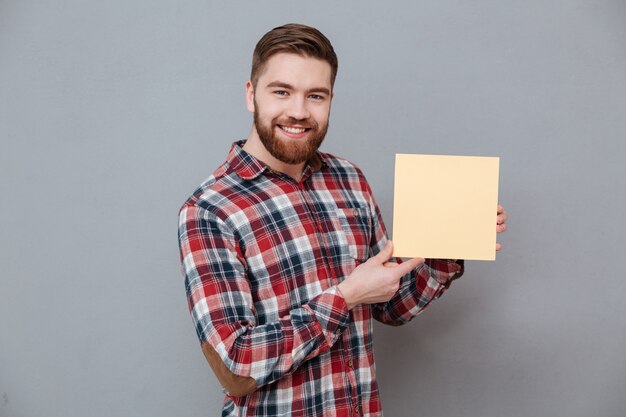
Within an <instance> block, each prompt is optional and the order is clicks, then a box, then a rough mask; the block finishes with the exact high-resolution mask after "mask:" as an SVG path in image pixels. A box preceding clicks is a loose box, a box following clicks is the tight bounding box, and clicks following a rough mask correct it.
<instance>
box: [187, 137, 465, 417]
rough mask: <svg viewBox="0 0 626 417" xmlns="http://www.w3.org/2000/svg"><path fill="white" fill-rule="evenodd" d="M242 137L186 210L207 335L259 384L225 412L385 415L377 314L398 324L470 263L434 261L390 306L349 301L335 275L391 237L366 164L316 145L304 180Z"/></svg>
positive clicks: (193, 280)
mask: <svg viewBox="0 0 626 417" xmlns="http://www.w3.org/2000/svg"><path fill="white" fill-rule="evenodd" d="M242 146H243V142H239V143H235V144H233V147H232V149H231V151H230V153H229V155H228V159H227V161H226V162H225V163H224V164H223V165H222V166H220V167H219V168H218V169H217V170H216V171H215V172H214V173H213V175H212V176H211V177H209V178H208V179H207V180H206V181H205V182H204V183H203V184H202V185H201V186H200V187H199V188H198V189H197V190H196V192H195V193H194V194H193V195H192V196H191V197H190V198H189V199H188V200H187V202H186V203H185V204H184V205H183V206H182V208H181V211H180V219H179V220H180V223H179V242H180V252H181V260H182V264H183V269H184V274H185V286H186V291H187V296H188V301H189V308H190V310H191V315H192V317H193V321H194V323H195V326H196V331H197V333H198V337H199V338H200V340H201V341H207V342H208V343H210V345H211V346H212V347H213V348H214V349H215V350H216V352H217V353H218V354H219V356H220V357H221V359H222V361H223V362H224V364H225V365H226V366H227V367H228V368H229V369H230V371H232V372H233V373H235V374H237V375H241V376H249V377H252V378H254V380H255V381H256V383H257V386H258V387H259V389H258V390H256V391H254V392H252V393H251V394H248V395H246V396H242V397H236V396H232V395H229V394H228V393H226V396H225V398H224V408H223V414H222V415H223V416H235V415H238V416H290V415H293V416H348V415H350V416H352V415H355V416H356V415H364V416H380V415H382V410H381V404H380V399H379V394H378V388H377V384H376V374H375V366H374V355H373V347H372V319H376V320H379V321H381V322H383V323H385V324H390V325H400V324H404V323H406V322H408V321H409V320H411V319H412V318H413V317H415V315H417V314H418V313H419V312H421V311H422V310H423V309H424V308H426V306H428V305H429V303H430V302H431V301H432V300H433V299H435V298H437V297H439V296H440V295H441V294H442V292H443V291H445V289H446V288H447V287H448V285H449V282H450V280H451V279H452V277H453V276H454V275H455V274H457V275H458V274H460V273H462V265H459V264H457V263H455V262H453V261H449V260H427V262H426V263H425V264H424V265H421V266H420V267H418V268H417V269H416V270H414V271H413V273H411V274H408V275H406V276H405V277H403V278H402V281H401V285H400V289H399V290H398V292H397V294H396V295H395V296H394V297H393V298H392V299H391V300H390V301H389V302H387V303H381V304H372V305H365V304H364V305H358V306H356V307H355V308H353V309H352V310H348V309H347V307H346V304H345V302H344V299H343V297H342V296H341V295H340V294H339V293H338V291H337V287H336V286H337V284H339V283H340V282H341V281H342V280H344V279H345V278H346V277H347V276H348V275H350V273H351V272H352V270H353V269H354V268H355V267H356V266H358V265H359V264H360V263H362V262H364V261H365V260H367V259H368V258H369V257H371V256H373V255H375V254H376V253H378V252H379V251H380V250H381V248H382V247H383V246H384V244H385V242H386V241H387V236H386V231H385V227H384V225H383V221H382V218H381V215H380V212H379V210H378V207H377V205H376V203H375V201H374V198H373V196H372V192H371V190H370V187H369V185H368V183H367V181H366V180H365V177H364V176H363V174H362V172H361V171H360V170H359V169H358V168H357V167H356V166H355V165H353V164H352V163H350V162H348V161H346V160H343V159H339V158H336V157H334V156H332V155H329V154H324V153H318V154H317V157H316V158H315V159H314V161H312V162H311V163H309V164H308V165H307V166H306V168H305V170H304V173H303V176H302V179H301V180H300V181H299V182H298V181H295V180H294V179H293V178H291V177H289V176H287V175H285V174H282V173H280V172H275V171H272V170H271V169H270V168H269V167H268V166H266V165H265V164H263V163H262V162H261V161H259V160H258V159H256V158H254V157H253V156H251V155H250V154H248V153H247V152H245V151H244V150H242V148H241V147H242Z"/></svg>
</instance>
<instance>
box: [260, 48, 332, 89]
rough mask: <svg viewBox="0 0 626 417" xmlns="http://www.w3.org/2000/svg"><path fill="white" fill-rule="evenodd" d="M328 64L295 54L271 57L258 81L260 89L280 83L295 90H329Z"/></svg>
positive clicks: (280, 54) (329, 72) (329, 71)
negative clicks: (270, 84)
mask: <svg viewBox="0 0 626 417" xmlns="http://www.w3.org/2000/svg"><path fill="white" fill-rule="evenodd" d="M330 78H331V68H330V64H329V63H328V62H326V61H324V60H322V59H318V58H313V57H309V56H301V55H297V54H289V53H279V54H276V55H273V56H271V57H270V58H269V59H268V60H267V61H266V62H265V65H264V66H263V71H262V73H261V75H260V76H259V79H258V85H259V86H261V87H264V86H266V85H267V84H269V83H272V82H275V81H280V82H282V83H286V84H290V85H292V86H294V87H296V88H313V87H325V88H327V89H329V90H330V88H331V83H330Z"/></svg>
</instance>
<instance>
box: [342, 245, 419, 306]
mask: <svg viewBox="0 0 626 417" xmlns="http://www.w3.org/2000/svg"><path fill="white" fill-rule="evenodd" d="M392 253H393V245H392V243H391V241H387V244H386V245H385V247H384V248H383V249H382V250H381V251H380V252H379V253H378V255H376V256H373V257H371V258H370V259H368V260H367V261H366V262H365V263H363V264H361V265H359V266H357V267H356V268H355V269H354V271H352V273H351V274H350V276H349V277H348V278H346V279H345V280H344V281H343V282H341V283H340V284H339V285H338V286H337V288H338V289H339V292H340V293H341V294H342V295H343V298H344V299H345V301H346V305H347V306H348V309H352V308H353V307H354V306H356V305H358V304H373V303H382V302H386V301H389V300H390V299H391V297H393V296H394V294H395V293H396V292H397V291H398V288H399V287H400V278H402V277H403V276H404V275H406V274H408V273H409V272H411V271H412V270H413V269H415V268H417V266H418V265H420V264H422V263H424V258H413V259H409V260H408V261H406V262H403V263H401V264H398V263H395V262H387V261H388V260H389V258H390V257H391V254H392Z"/></svg>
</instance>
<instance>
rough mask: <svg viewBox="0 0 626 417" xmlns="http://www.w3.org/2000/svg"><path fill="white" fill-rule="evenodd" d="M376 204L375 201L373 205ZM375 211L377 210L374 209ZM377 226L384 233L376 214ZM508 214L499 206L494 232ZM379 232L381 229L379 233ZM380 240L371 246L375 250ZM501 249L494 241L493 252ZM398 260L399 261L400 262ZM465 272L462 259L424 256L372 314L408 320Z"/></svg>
mask: <svg viewBox="0 0 626 417" xmlns="http://www.w3.org/2000/svg"><path fill="white" fill-rule="evenodd" d="M374 205H375V204H374ZM376 210H378V209H377V208H376ZM376 218H377V221H378V225H377V226H376V227H381V228H382V230H383V232H384V225H383V224H382V220H381V217H380V215H378V216H376ZM507 219H508V214H507V213H506V211H505V209H504V207H502V206H501V205H498V208H497V214H496V232H497V233H503V232H505V231H506V229H507V225H506V221H507ZM378 234H380V232H379V233H378ZM378 247H380V243H377V244H375V245H374V247H373V250H377V248H378ZM501 248H502V246H501V245H500V243H496V251H499V250H500V249H501ZM399 262H400V261H399ZM464 272H465V263H464V261H463V260H452V259H426V262H425V263H424V264H423V265H420V266H418V267H417V269H415V270H413V271H412V272H411V273H410V274H407V275H406V276H404V277H403V278H402V282H401V283H400V289H399V291H398V293H397V294H396V295H395V296H394V297H393V298H391V299H390V300H389V301H388V302H387V303H382V304H376V305H374V306H373V307H374V311H373V313H374V317H375V318H376V319H377V320H379V321H381V322H383V323H385V324H390V325H401V324H404V323H406V322H408V321H410V320H411V319H412V318H413V317H415V316H416V315H417V314H419V313H420V312H422V311H424V309H425V308H426V307H428V305H429V304H430V303H431V302H432V301H433V300H434V299H437V298H439V297H440V296H441V295H442V294H443V293H444V291H446V290H447V289H448V288H450V284H451V283H452V281H454V280H456V279H458V278H460V277H461V275H463V273H464Z"/></svg>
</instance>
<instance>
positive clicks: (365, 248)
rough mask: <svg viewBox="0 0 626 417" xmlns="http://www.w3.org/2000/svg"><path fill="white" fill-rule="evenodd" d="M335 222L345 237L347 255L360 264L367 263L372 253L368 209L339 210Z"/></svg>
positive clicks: (349, 208) (351, 208)
mask: <svg viewBox="0 0 626 417" xmlns="http://www.w3.org/2000/svg"><path fill="white" fill-rule="evenodd" d="M334 213H335V214H336V217H335V219H334V220H335V221H336V222H337V223H338V226H339V227H338V231H339V232H340V233H343V234H344V235H345V239H346V242H347V253H348V254H349V255H350V257H351V258H353V259H355V260H356V261H359V262H365V261H366V260H367V258H369V252H370V245H369V242H370V236H371V232H370V230H371V229H370V215H369V209H368V208H367V207H347V208H337V209H336V210H335V212H334Z"/></svg>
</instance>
